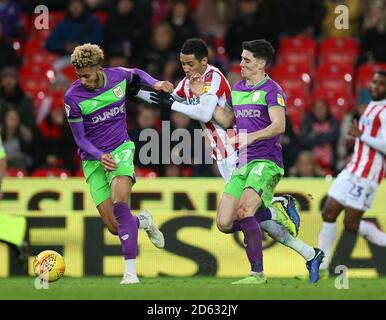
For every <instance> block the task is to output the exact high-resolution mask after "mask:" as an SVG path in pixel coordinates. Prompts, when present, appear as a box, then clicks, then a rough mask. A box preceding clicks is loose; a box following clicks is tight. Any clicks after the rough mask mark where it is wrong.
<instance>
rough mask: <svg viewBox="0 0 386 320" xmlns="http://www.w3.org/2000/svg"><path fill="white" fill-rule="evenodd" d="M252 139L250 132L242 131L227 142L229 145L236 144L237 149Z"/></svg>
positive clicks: (246, 144) (242, 147)
mask: <svg viewBox="0 0 386 320" xmlns="http://www.w3.org/2000/svg"><path fill="white" fill-rule="evenodd" d="M254 141H255V139H254V137H253V134H252V133H244V132H241V133H238V134H236V135H235V136H233V137H231V138H230V139H229V140H228V142H229V143H230V144H231V145H235V146H237V145H238V148H237V147H236V149H239V150H242V149H244V148H246V147H247V146H248V145H249V144H251V143H252V142H254Z"/></svg>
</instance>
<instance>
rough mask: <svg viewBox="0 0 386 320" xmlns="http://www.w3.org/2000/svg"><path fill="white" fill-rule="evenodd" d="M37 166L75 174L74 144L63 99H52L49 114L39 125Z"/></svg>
mask: <svg viewBox="0 0 386 320" xmlns="http://www.w3.org/2000/svg"><path fill="white" fill-rule="evenodd" d="M36 141H37V150H38V152H37V154H38V159H37V165H38V166H39V167H41V168H43V167H45V168H62V169H66V170H69V171H72V172H75V169H76V167H75V166H74V161H73V155H74V149H75V143H74V140H73V138H72V134H71V131H70V128H69V125H68V122H67V120H66V117H65V114H64V108H63V99H62V98H61V97H58V98H56V99H53V101H52V104H51V107H50V110H49V113H48V114H47V115H46V117H45V118H44V119H43V121H42V122H41V123H40V125H39V132H38V139H36Z"/></svg>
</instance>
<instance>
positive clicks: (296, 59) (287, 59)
mask: <svg viewBox="0 0 386 320" xmlns="http://www.w3.org/2000/svg"><path fill="white" fill-rule="evenodd" d="M277 60H278V63H280V64H290V65H292V64H296V65H299V64H303V65H308V66H309V68H310V70H313V68H314V66H315V58H314V56H310V55H309V54H307V53H306V52H304V51H299V50H298V49H296V50H293V49H288V50H286V51H280V52H279V55H278V59H277Z"/></svg>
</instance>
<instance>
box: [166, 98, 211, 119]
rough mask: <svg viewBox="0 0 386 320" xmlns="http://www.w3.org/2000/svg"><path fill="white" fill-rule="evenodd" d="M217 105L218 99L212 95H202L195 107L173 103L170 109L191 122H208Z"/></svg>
mask: <svg viewBox="0 0 386 320" xmlns="http://www.w3.org/2000/svg"><path fill="white" fill-rule="evenodd" d="M217 104H218V97H217V96H216V95H214V94H203V95H201V96H200V103H199V104H196V105H186V104H183V103H180V102H178V101H175V102H174V103H173V104H172V106H171V109H172V110H173V111H178V112H181V113H183V114H185V115H187V116H188V117H189V118H191V119H193V120H199V121H202V122H208V121H210V120H211V119H212V118H213V114H214V111H215V109H216V106H217Z"/></svg>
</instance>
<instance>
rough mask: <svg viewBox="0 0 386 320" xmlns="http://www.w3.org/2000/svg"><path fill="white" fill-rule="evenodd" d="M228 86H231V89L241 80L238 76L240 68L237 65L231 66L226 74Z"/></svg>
mask: <svg viewBox="0 0 386 320" xmlns="http://www.w3.org/2000/svg"><path fill="white" fill-rule="evenodd" d="M226 78H227V80H228V82H229V84H230V85H231V87H232V86H233V85H234V84H235V83H236V82H238V81H240V80H241V79H242V78H241V74H240V66H239V65H236V64H235V65H233V66H232V67H231V68H230V69H229V71H228V73H227V76H226Z"/></svg>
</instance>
